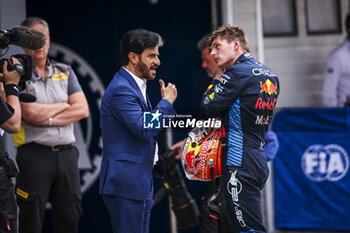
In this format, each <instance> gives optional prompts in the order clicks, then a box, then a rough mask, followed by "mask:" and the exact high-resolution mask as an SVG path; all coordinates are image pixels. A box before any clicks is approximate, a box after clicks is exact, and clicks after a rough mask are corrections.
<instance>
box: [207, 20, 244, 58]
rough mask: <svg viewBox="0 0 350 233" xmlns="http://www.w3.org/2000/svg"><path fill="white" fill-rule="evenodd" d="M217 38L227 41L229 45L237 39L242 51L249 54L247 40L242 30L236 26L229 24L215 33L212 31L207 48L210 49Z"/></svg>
mask: <svg viewBox="0 0 350 233" xmlns="http://www.w3.org/2000/svg"><path fill="white" fill-rule="evenodd" d="M218 36H220V38H221V39H225V40H227V41H228V42H229V43H230V42H232V41H233V40H235V39H237V40H238V41H239V43H240V44H241V47H242V49H243V50H245V51H248V52H249V47H248V38H247V36H246V35H245V33H244V31H243V30H242V28H240V27H238V26H231V25H229V24H227V25H223V26H221V27H219V28H218V29H217V30H216V31H214V32H213V33H212V34H211V35H210V36H209V39H208V44H209V47H211V44H212V43H213V40H214V39H215V38H216V37H218Z"/></svg>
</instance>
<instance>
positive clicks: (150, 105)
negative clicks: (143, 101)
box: [146, 92, 152, 111]
mask: <svg viewBox="0 0 350 233" xmlns="http://www.w3.org/2000/svg"><path fill="white" fill-rule="evenodd" d="M146 97H147V103H148V105H147V106H148V107H149V110H150V111H152V104H151V101H150V100H149V98H148V94H147V92H146Z"/></svg>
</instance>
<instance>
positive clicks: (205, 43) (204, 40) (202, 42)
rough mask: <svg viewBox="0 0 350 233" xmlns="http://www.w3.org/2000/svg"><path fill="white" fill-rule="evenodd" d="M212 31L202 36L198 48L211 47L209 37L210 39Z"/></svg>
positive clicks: (200, 49)
mask: <svg viewBox="0 0 350 233" xmlns="http://www.w3.org/2000/svg"><path fill="white" fill-rule="evenodd" d="M210 34H211V33H209V34H206V35H205V36H203V37H202V39H200V40H199V41H198V43H197V49H198V50H199V51H202V50H204V49H206V48H208V47H209V44H208V39H209V36H210Z"/></svg>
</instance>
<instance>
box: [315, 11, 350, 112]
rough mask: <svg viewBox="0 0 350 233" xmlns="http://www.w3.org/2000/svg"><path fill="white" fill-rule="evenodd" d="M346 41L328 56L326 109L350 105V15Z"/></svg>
mask: <svg viewBox="0 0 350 233" xmlns="http://www.w3.org/2000/svg"><path fill="white" fill-rule="evenodd" d="M345 29H346V32H347V34H346V39H345V40H344V42H343V43H342V44H341V45H339V46H338V47H337V48H336V49H335V50H333V52H332V53H331V54H330V55H329V56H328V58H327V62H326V67H325V73H324V83H323V92H322V98H323V104H324V106H325V107H345V106H349V105H350V66H349V65H348V64H349V58H350V13H348V15H347V16H346V19H345Z"/></svg>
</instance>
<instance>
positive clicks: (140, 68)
mask: <svg viewBox="0 0 350 233" xmlns="http://www.w3.org/2000/svg"><path fill="white" fill-rule="evenodd" d="M136 71H137V72H138V73H139V74H140V76H141V77H140V78H142V79H145V80H152V79H153V77H152V76H150V74H149V72H150V69H148V67H147V65H146V64H145V63H144V62H143V61H142V58H141V56H139V61H138V62H137V64H136Z"/></svg>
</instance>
